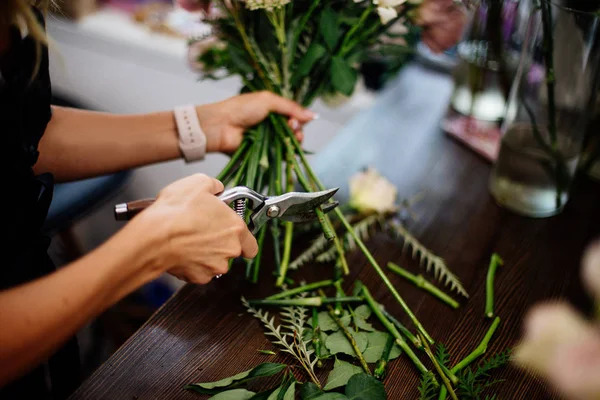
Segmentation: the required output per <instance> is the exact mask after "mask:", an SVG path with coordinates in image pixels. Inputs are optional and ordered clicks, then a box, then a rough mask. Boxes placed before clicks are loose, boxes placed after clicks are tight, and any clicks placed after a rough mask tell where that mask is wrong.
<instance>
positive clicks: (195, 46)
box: [188, 36, 223, 72]
mask: <svg viewBox="0 0 600 400" xmlns="http://www.w3.org/2000/svg"><path fill="white" fill-rule="evenodd" d="M222 45H223V44H222V42H220V41H219V40H218V39H217V38H215V37H214V36H210V37H208V38H206V39H203V40H197V41H194V42H191V43H190V45H189V47H188V64H189V65H190V68H192V70H194V71H196V72H207V71H206V68H205V65H204V63H202V62H201V61H200V57H202V55H204V53H206V52H207V51H208V50H210V49H212V48H213V47H218V46H222Z"/></svg>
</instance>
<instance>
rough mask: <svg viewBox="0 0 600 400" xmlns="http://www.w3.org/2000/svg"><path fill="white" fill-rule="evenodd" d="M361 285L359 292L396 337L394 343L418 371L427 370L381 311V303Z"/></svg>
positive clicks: (423, 371)
mask: <svg viewBox="0 0 600 400" xmlns="http://www.w3.org/2000/svg"><path fill="white" fill-rule="evenodd" d="M360 285H361V292H362V294H363V296H364V298H365V301H366V302H367V304H368V305H369V307H371V310H372V311H373V314H375V316H377V318H378V319H379V321H381V323H382V324H383V326H385V327H386V329H387V330H388V332H389V333H390V334H391V335H392V336H393V337H394V338H395V339H396V343H397V344H398V346H400V348H401V349H402V350H404V352H405V353H406V355H407V356H408V357H409V358H410V359H411V361H412V362H413V364H415V366H416V367H417V369H418V370H419V372H421V373H422V374H424V373H426V372H428V369H427V367H425V365H423V363H422V362H421V360H419V357H417V355H416V354H415V352H414V351H413V350H412V349H411V348H410V346H409V345H408V343H407V342H406V340H404V338H403V337H402V335H400V332H398V329H396V326H395V325H394V324H392V323H391V322H390V321H389V320H388V319H387V318H386V317H385V316H384V315H383V312H382V311H381V305H379V304H378V303H377V302H376V301H375V299H374V298H373V296H372V295H371V292H370V291H369V289H367V287H366V286H364V285H362V284H360Z"/></svg>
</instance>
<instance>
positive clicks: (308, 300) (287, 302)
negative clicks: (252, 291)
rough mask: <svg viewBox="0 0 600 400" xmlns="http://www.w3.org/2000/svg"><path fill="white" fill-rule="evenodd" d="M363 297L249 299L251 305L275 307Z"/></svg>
mask: <svg viewBox="0 0 600 400" xmlns="http://www.w3.org/2000/svg"><path fill="white" fill-rule="evenodd" d="M363 301H364V299H363V298H362V297H358V296H348V297H306V298H303V299H279V300H267V299H264V300H250V301H248V303H249V304H250V305H251V306H276V307H288V306H297V307H321V306H322V305H324V304H333V303H336V302H340V303H362V302H363Z"/></svg>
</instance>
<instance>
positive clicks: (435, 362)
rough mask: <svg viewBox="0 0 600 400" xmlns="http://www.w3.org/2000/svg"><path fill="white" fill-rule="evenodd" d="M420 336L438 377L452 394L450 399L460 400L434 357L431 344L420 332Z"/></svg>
mask: <svg viewBox="0 0 600 400" xmlns="http://www.w3.org/2000/svg"><path fill="white" fill-rule="evenodd" d="M419 336H421V341H422V342H423V344H424V345H425V353H427V356H428V357H429V359H431V362H432V363H433V366H434V367H435V369H436V371H437V373H438V375H439V376H440V378H442V382H443V383H444V387H445V388H446V390H447V391H448V392H450V397H452V399H453V400H458V397H456V393H454V389H453V388H452V385H451V384H450V381H449V380H448V377H447V376H446V374H445V373H444V371H443V370H442V368H441V367H440V363H439V362H438V360H437V358H435V356H434V355H433V352H432V351H431V348H430V347H429V343H427V340H426V339H425V338H424V337H423V335H422V334H421V333H420V332H419Z"/></svg>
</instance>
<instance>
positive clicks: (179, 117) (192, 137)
mask: <svg viewBox="0 0 600 400" xmlns="http://www.w3.org/2000/svg"><path fill="white" fill-rule="evenodd" d="M173 113H174V115H175V123H176V125H177V134H178V135H179V148H180V149H181V153H182V154H183V158H184V159H185V161H186V162H188V163H189V162H193V161H200V160H203V159H204V156H205V155H206V135H205V134H204V132H203V131H202V128H201V127H200V122H199V121H198V114H197V113H196V107H194V106H192V105H185V106H179V107H176V108H175V110H174V111H173Z"/></svg>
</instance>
